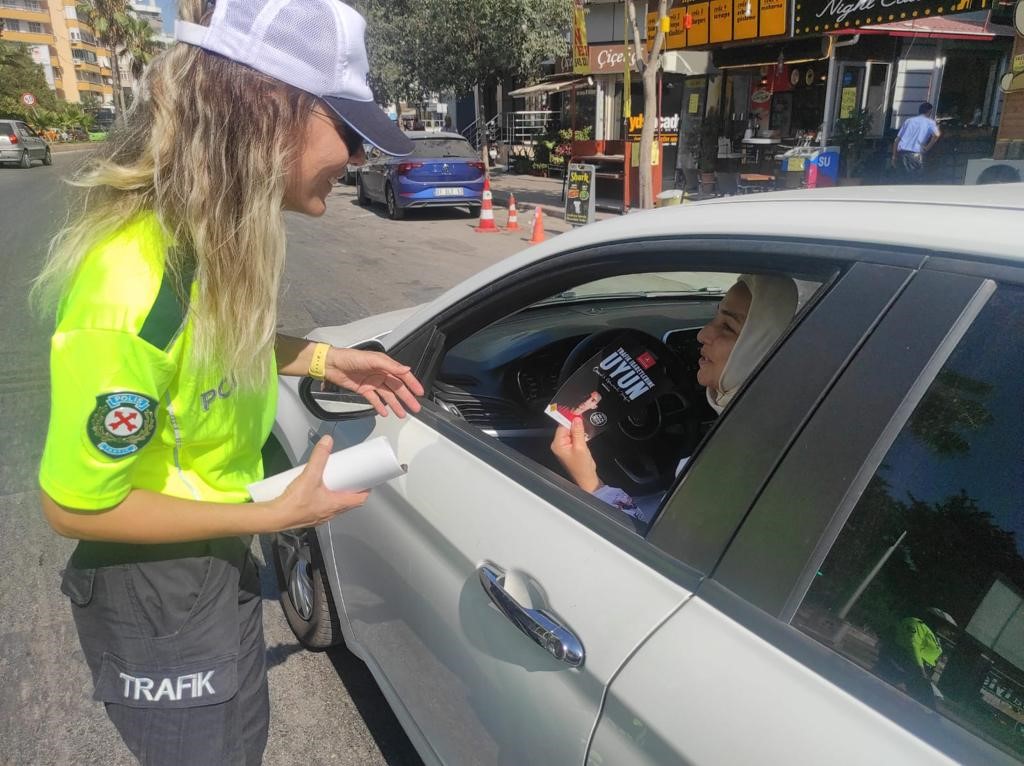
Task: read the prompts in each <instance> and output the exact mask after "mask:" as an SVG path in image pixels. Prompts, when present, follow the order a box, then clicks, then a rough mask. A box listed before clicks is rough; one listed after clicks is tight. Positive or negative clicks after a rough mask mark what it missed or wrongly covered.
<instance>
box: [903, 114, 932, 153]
mask: <svg viewBox="0 0 1024 766" xmlns="http://www.w3.org/2000/svg"><path fill="white" fill-rule="evenodd" d="M937 135H939V126H938V125H936V124H935V120H933V119H932V118H931V117H926V116H925V115H923V114H919V115H917V117H911V118H910V119H909V120H907V121H906V122H905V123H903V125H902V126H901V127H900V132H899V135H898V136H897V137H896V140H897V141H898V142H899V143H898V144H897V146H896V148H897V149H898V150H899V151H901V152H914V153H916V154H920V153H921V151H922V150H923V149H924V146H925V144H927V143H928V141H929V140H931V137H932V136H937Z"/></svg>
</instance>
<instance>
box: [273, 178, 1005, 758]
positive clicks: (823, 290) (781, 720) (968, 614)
mask: <svg viewBox="0 0 1024 766" xmlns="http://www.w3.org/2000/svg"><path fill="white" fill-rule="evenodd" d="M1022 242H1024V186H1022V185H1004V186H987V187H972V188H964V187H947V188H938V187H936V188H920V189H916V188H909V187H904V188H895V189H890V188H847V189H827V190H817V191H794V192H785V193H778V194H762V195H750V196H741V197H733V198H728V199H723V200H718V201H713V202H708V203H700V204H694V205H683V206H677V207H673V208H667V209H664V210H659V211H654V212H651V213H644V214H637V215H629V216H624V217H621V218H619V219H616V220H612V221H607V222H604V223H599V224H595V225H591V226H587V227H584V228H581V229H578V230H576V231H573V232H572V233H568V234H565V235H562V236H559V237H557V238H556V239H554V240H551V241H549V242H547V243H545V244H543V245H540V246H538V247H535V248H531V249H529V250H527V251H525V252H523V253H521V254H519V255H516V256H514V257H511V258H509V259H507V260H505V261H502V262H501V263H499V264H497V265H495V266H493V267H491V268H489V269H487V270H485V271H483V272H482V273H480V274H478V275H476V276H475V277H473V278H471V279H469V280H467V281H466V282H464V283H462V284H460V285H458V286H456V287H455V288H453V289H451V290H449V291H448V292H447V293H445V294H444V295H442V296H441V297H439V298H438V299H436V300H435V301H433V302H431V303H429V304H427V305H423V306H419V307H417V308H414V309H409V310H407V311H399V312H394V313H391V314H386V315H381V316H377V317H371V318H369V319H364V320H362V321H359V322H355V323H353V324H350V325H345V326H339V327H324V328H320V329H318V330H316V331H314V332H313V333H311V334H310V337H313V338H316V339H319V340H324V341H329V342H331V343H333V344H336V345H342V346H345V345H362V346H365V347H374V348H384V349H386V350H387V351H388V352H389V353H391V354H392V355H393V356H395V357H396V358H398V359H400V360H402V361H404V362H406V363H408V364H410V365H412V366H413V367H414V369H415V372H416V373H417V375H418V376H419V377H420V379H421V380H422V381H423V383H424V385H425V386H426V388H427V396H426V397H425V401H424V402H423V410H422V412H421V413H419V414H418V415H415V416H410V417H408V418H406V419H404V420H399V419H398V418H395V417H393V416H392V417H388V418H377V417H375V416H374V415H373V414H372V412H371V411H369V410H368V409H367V408H366V407H365V406H364V405H360V404H358V403H357V402H355V401H353V400H351V399H350V397H348V396H347V395H343V394H339V393H338V392H337V391H331V390H326V391H325V390H322V388H321V386H320V385H319V384H316V383H314V382H313V381H311V380H309V379H306V380H304V381H302V382H301V383H300V384H295V383H294V382H293V381H289V380H285V379H282V382H281V391H280V394H281V397H280V405H279V413H278V419H277V423H276V426H275V429H274V436H273V438H272V440H271V442H270V443H269V444H268V448H267V451H266V463H267V472H268V474H269V473H274V472H276V471H277V470H280V469H283V468H286V467H288V466H290V465H295V464H299V463H301V462H304V460H305V458H306V455H307V454H308V451H309V449H310V446H311V444H312V442H313V441H314V440H315V439H316V438H317V437H318V436H319V435H320V434H322V433H327V432H330V433H333V434H334V437H335V443H336V446H337V448H339V449H340V448H343V447H345V446H348V445H352V444H356V443H359V442H362V441H364V440H366V439H368V438H371V437H375V436H381V435H383V436H386V437H387V438H388V439H389V440H390V442H391V444H392V445H393V447H394V449H395V451H396V453H397V455H398V457H399V459H400V461H401V462H402V463H406V464H407V465H408V468H409V470H408V473H407V474H406V475H405V476H403V477H401V478H399V479H396V480H394V481H391V482H389V483H388V484H386V485H384V486H381V487H379V488H377V489H376V490H375V491H374V492H373V493H372V495H371V496H370V499H369V501H368V502H367V504H366V505H365V506H364V507H362V508H359V509H357V510H353V511H351V512H349V513H346V514H343V515H342V516H340V517H338V518H336V519H335V520H333V521H331V522H330V523H329V524H326V525H324V526H321V527H319V528H318V529H316V530H315V533H314V532H299V533H294V534H291V533H289V534H282V535H278V536H276V537H275V538H274V539H273V540H272V545H273V548H274V556H275V561H276V564H277V567H278V573H279V577H280V581H281V585H282V594H281V601H282V604H283V607H284V610H285V614H286V616H287V617H288V620H289V622H290V624H291V626H292V628H293V629H294V630H295V632H296V635H297V636H298V637H299V639H300V641H302V643H303V644H304V645H306V646H307V647H310V648H323V647H325V646H327V645H330V644H332V643H336V642H340V641H344V642H345V643H346V644H347V645H348V647H349V648H350V649H351V650H352V651H353V652H354V653H355V654H357V655H358V656H359V657H361V658H362V659H363V660H364V661H365V662H366V664H367V665H368V666H369V668H370V670H371V671H372V673H373V675H374V676H375V678H376V679H377V681H378V683H379V684H380V687H381V689H382V690H383V692H384V694H385V696H386V697H387V699H388V700H389V702H390V704H391V705H392V707H393V708H394V710H395V712H396V714H397V716H398V718H399V720H400V721H401V722H402V725H403V726H404V728H405V729H406V731H407V732H408V734H409V737H410V739H411V740H412V742H413V743H414V745H415V747H416V748H417V750H418V751H419V753H420V755H421V756H422V758H423V760H424V761H425V762H426V763H428V764H517V765H518V764H537V765H538V766H539V765H541V764H543V765H545V766H547V765H548V764H551V765H555V764H557V765H558V766H562V765H564V764H590V765H591V766H612V765H616V766H617V765H619V764H677V763H692V764H753V763H758V764H774V763H796V764H821V763H828V764H829V766H840V765H841V764H901V765H907V764H925V763H927V764H935V763H950V764H951V763H977V764H981V763H984V764H997V763H1021V761H1022V757H1024V600H1022V594H1024V556H1022V550H1024V470H1022V466H1024V417H1022V414H1024V410H1022V405H1021V402H1024V255H1022ZM745 273H767V274H775V275H782V276H788V277H791V278H793V279H795V280H797V284H798V285H799V287H800V301H801V303H800V308H799V311H798V313H797V314H796V316H795V317H794V319H793V321H792V322H791V323H790V325H789V328H788V329H787V331H786V333H785V334H784V336H783V337H782V339H781V340H780V341H779V342H778V343H776V344H775V346H774V348H773V350H772V351H771V353H770V354H768V356H767V358H766V359H763V360H762V361H761V363H760V364H759V365H758V367H757V368H756V370H755V371H754V373H753V375H752V376H751V377H750V378H749V379H748V380H747V381H746V383H745V385H744V387H743V388H742V389H741V390H740V392H739V394H738V395H737V396H736V397H735V398H734V399H733V400H732V401H731V402H730V403H729V405H728V406H727V407H726V409H725V411H724V412H723V413H722V414H721V416H719V417H718V418H717V419H716V418H715V415H714V412H713V411H712V410H710V408H708V407H707V405H706V404H705V399H704V393H703V390H702V389H701V388H700V387H699V386H698V385H697V384H696V382H695V381H690V382H688V383H684V384H682V385H681V388H680V389H679V390H678V391H677V392H675V393H674V394H673V395H671V396H668V397H662V398H661V399H658V400H656V401H655V403H653V404H652V405H650V406H649V407H648V409H647V411H645V412H644V413H642V414H641V415H640V416H637V417H632V418H629V419H627V420H626V421H623V422H621V423H617V424H615V426H614V428H612V429H611V430H610V431H608V432H607V435H605V434H602V435H601V436H600V437H598V438H596V439H595V440H594V441H593V442H592V447H593V452H594V455H595V459H596V461H597V463H598V469H599V473H600V474H601V476H602V478H603V479H604V480H605V481H606V482H608V483H609V484H613V485H615V486H617V487H620V488H622V489H624V491H626V492H628V493H630V494H632V495H633V496H634V497H638V496H640V495H645V496H648V497H654V499H655V502H657V499H658V497H659V496H662V495H663V499H662V500H661V501H660V504H659V505H657V514H656V516H655V517H654V518H653V521H652V523H650V524H647V523H642V522H638V521H635V520H634V519H633V518H632V517H630V516H629V515H627V514H626V513H624V512H623V511H622V510H621V509H620V508H618V507H615V506H611V505H606V504H605V503H603V502H601V501H600V500H598V499H597V498H596V497H594V496H591V495H589V494H587V493H586V492H583V491H582V490H581V489H579V488H578V487H576V486H575V485H574V484H573V483H572V482H570V481H568V480H567V479H566V478H565V476H564V474H563V473H562V472H561V471H560V470H559V467H558V464H557V462H556V461H555V460H554V459H553V458H552V456H551V453H550V449H549V445H550V442H551V438H552V433H553V430H554V422H553V421H552V420H550V419H549V418H547V417H546V416H545V414H544V409H545V406H546V405H547V404H548V402H549V401H550V399H551V397H552V395H553V394H554V392H555V390H556V388H557V386H558V384H559V382H560V381H561V380H563V379H564V378H565V377H566V376H567V375H568V374H569V373H571V372H572V371H573V370H574V369H575V368H576V367H578V366H579V365H580V364H582V363H583V362H585V361H586V360H587V359H588V358H589V356H590V355H591V354H593V353H594V352H595V350H596V349H599V348H601V347H602V344H603V343H606V342H607V341H608V339H609V338H611V337H614V332H615V331H618V330H621V329H624V328H628V329H631V330H635V331H639V332H642V333H645V334H646V335H648V336H650V338H651V342H652V343H660V344H662V345H661V346H659V348H662V349H663V351H662V352H661V353H663V354H667V355H669V356H671V357H673V358H674V361H675V362H678V363H679V364H680V365H682V366H683V368H684V369H686V370H688V371H689V372H690V373H692V372H693V371H694V370H695V369H696V365H697V362H698V360H699V357H700V351H699V344H698V343H697V341H696V334H697V332H698V331H699V329H700V328H701V327H702V326H703V325H704V324H705V322H707V321H708V320H709V319H710V318H711V317H712V316H713V315H714V313H715V311H716V307H717V304H718V302H719V301H720V300H721V297H722V294H723V291H724V290H725V289H726V288H727V287H728V286H729V285H730V284H732V283H733V281H734V280H735V278H736V277H737V275H740V274H745ZM610 331H611V334H610ZM681 458H689V459H688V460H687V461H686V462H685V470H683V471H682V472H681V474H680V475H678V476H676V475H675V474H676V466H677V465H678V464H679V463H680V459H681Z"/></svg>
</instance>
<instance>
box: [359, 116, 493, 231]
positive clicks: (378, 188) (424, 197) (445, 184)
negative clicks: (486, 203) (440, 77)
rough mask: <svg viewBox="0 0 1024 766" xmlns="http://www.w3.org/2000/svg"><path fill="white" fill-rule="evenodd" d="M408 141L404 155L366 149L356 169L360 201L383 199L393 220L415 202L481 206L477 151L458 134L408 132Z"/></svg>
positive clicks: (473, 208)
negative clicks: (410, 144)
mask: <svg viewBox="0 0 1024 766" xmlns="http://www.w3.org/2000/svg"><path fill="white" fill-rule="evenodd" d="M406 135H407V136H409V138H411V139H412V141H413V147H414V148H413V151H412V154H410V155H409V156H408V157H389V156H387V155H385V154H381V152H379V151H378V150H377V149H371V150H370V152H369V153H368V154H367V158H366V163H365V164H364V165H362V166H361V167H360V168H359V170H358V171H357V173H356V198H357V199H358V201H359V204H360V205H368V204H370V203H371V202H383V203H384V204H385V205H386V206H387V209H388V217H389V218H392V219H398V218H402V217H404V216H405V211H406V210H407V209H409V208H414V207H468V208H469V213H470V215H471V216H472V215H475V214H476V213H477V212H478V211H479V210H480V205H481V203H482V200H483V191H484V174H485V173H484V171H485V168H484V163H483V162H482V161H481V159H480V154H479V152H477V151H476V149H474V148H473V146H472V144H470V143H469V141H467V140H466V139H465V138H464V137H462V136H460V135H459V134H458V133H428V132H425V131H407V132H406Z"/></svg>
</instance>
